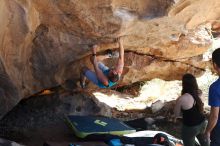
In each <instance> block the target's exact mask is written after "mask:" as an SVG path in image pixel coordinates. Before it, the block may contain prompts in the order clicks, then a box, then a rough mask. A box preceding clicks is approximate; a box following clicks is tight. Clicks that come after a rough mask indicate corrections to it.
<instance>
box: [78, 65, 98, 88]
mask: <svg viewBox="0 0 220 146" xmlns="http://www.w3.org/2000/svg"><path fill="white" fill-rule="evenodd" d="M83 71H84V72H83V74H82V75H83V77H82V81H84V83H85V80H86V78H87V79H88V80H90V81H91V82H92V83H93V84H95V85H98V83H99V82H98V78H97V76H96V74H95V72H93V71H91V70H90V69H88V68H85V70H83Z"/></svg>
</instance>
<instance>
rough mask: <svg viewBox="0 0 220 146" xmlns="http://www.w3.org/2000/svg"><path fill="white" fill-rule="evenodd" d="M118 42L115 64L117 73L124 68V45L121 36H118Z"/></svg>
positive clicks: (120, 72)
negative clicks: (117, 56) (117, 55)
mask: <svg viewBox="0 0 220 146" xmlns="http://www.w3.org/2000/svg"><path fill="white" fill-rule="evenodd" d="M118 43H119V58H118V62H117V64H116V70H117V72H118V74H119V75H121V74H122V72H123V68H124V46H123V41H122V38H118Z"/></svg>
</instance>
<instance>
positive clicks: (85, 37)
mask: <svg viewBox="0 0 220 146" xmlns="http://www.w3.org/2000/svg"><path fill="white" fill-rule="evenodd" d="M219 7H220V2H219V0H212V1H209V0H196V1H195V0H182V1H178V0H154V1H150V0H147V1H146V0H139V1H133V0H111V1H110V0H89V1H88V0H66V1H54V0H31V1H30V0H10V1H9V0H2V1H1V2H0V18H1V20H2V21H1V22H0V24H1V28H0V40H1V41H0V46H1V47H0V57H1V58H0V63H1V65H0V74H1V77H0V79H1V85H0V89H1V90H0V94H1V97H0V101H1V102H0V104H1V105H0V108H1V109H0V111H1V112H0V117H1V116H2V115H4V114H5V113H6V112H7V111H9V110H10V109H11V108H12V107H13V106H14V105H15V104H16V103H17V102H18V101H19V100H20V99H21V98H24V97H28V96H30V95H32V94H33V93H36V92H38V91H40V90H42V89H45V88H49V87H52V86H56V85H58V84H60V83H62V82H63V81H64V80H66V79H69V78H71V79H74V80H76V79H78V78H79V70H80V68H81V67H82V66H83V65H87V66H89V67H91V64H90V62H89V54H90V48H89V46H90V45H92V44H99V45H100V46H101V49H100V50H99V52H102V51H104V50H106V49H108V48H115V47H117V46H118V45H117V43H114V40H115V38H117V37H119V36H122V37H123V40H124V47H125V51H126V53H125V58H126V59H125V61H126V62H125V71H124V73H123V78H122V81H121V84H122V85H127V84H131V83H134V82H137V81H143V80H150V79H153V78H156V77H157V78H162V79H165V80H173V79H179V78H180V77H181V76H182V74H183V73H185V72H191V73H194V74H195V75H200V74H201V73H203V71H204V63H203V62H202V57H201V55H202V54H203V53H204V52H205V51H206V50H207V48H208V47H209V45H210V43H211V41H210V38H211V36H210V30H211V29H212V24H213V28H214V29H215V30H219V29H218V28H219V27H218V26H219V23H218V21H216V20H217V19H218V18H219V14H220V9H218V8H219ZM206 12H208V13H206ZM106 63H107V64H109V65H111V64H112V62H111V61H108V60H107V61H106Z"/></svg>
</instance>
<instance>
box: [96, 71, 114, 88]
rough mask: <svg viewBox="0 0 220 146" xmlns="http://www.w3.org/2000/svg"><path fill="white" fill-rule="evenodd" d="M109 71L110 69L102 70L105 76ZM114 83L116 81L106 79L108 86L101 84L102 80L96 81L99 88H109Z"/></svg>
mask: <svg viewBox="0 0 220 146" xmlns="http://www.w3.org/2000/svg"><path fill="white" fill-rule="evenodd" d="M109 71H110V69H107V70H104V71H102V72H103V73H104V75H105V76H108V73H109ZM115 84H116V82H112V81H110V80H108V86H105V85H103V83H102V82H100V81H98V86H99V88H110V87H112V86H114V85H115Z"/></svg>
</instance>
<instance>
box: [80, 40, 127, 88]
mask: <svg viewBox="0 0 220 146" xmlns="http://www.w3.org/2000/svg"><path fill="white" fill-rule="evenodd" d="M118 43H119V56H117V55H115V54H116V53H115V52H114V53H108V54H106V55H96V52H97V49H98V48H99V47H98V46H97V45H94V46H93V47H92V56H91V62H92V64H93V67H94V70H95V72H94V71H92V70H90V69H88V68H87V67H84V68H83V69H82V71H81V74H80V85H81V87H82V88H85V81H86V78H87V79H89V80H90V81H92V83H93V84H95V85H97V86H98V87H99V88H110V87H112V86H114V85H115V84H116V83H117V81H118V80H119V78H120V76H121V74H122V72H123V68H124V47H123V43H122V39H121V38H119V39H118ZM115 56H117V57H118V60H117V63H116V66H115V67H114V68H111V69H109V67H107V66H105V65H104V64H103V63H102V62H101V61H103V60H104V59H107V58H112V57H115Z"/></svg>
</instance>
